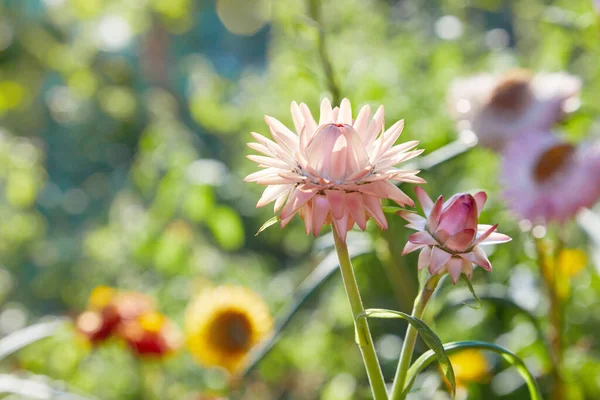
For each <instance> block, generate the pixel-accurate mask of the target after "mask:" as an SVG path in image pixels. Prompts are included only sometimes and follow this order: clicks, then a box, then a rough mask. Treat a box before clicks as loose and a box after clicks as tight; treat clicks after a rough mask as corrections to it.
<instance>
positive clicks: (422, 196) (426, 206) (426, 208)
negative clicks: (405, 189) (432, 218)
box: [415, 186, 433, 217]
mask: <svg viewBox="0 0 600 400" xmlns="http://www.w3.org/2000/svg"><path fill="white" fill-rule="evenodd" d="M415 193H416V194H417V199H419V203H421V208H423V212H424V213H425V216H426V217H429V213H430V212H431V209H432V208H433V201H432V200H431V197H429V195H428V194H427V193H426V192H425V190H423V188H422V187H421V186H416V187H415Z"/></svg>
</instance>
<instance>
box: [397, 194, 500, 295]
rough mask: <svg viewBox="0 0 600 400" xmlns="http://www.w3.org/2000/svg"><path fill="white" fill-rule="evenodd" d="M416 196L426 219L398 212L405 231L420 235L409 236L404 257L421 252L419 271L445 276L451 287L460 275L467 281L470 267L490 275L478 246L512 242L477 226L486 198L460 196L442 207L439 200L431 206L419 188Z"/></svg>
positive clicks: (480, 196) (483, 226) (467, 195)
mask: <svg viewBox="0 0 600 400" xmlns="http://www.w3.org/2000/svg"><path fill="white" fill-rule="evenodd" d="M415 192H416V193H417V197H418V199H419V202H420V203H421V207H422V208H423V212H424V213H425V217H426V218H423V217H421V216H420V215H417V214H415V213H411V212H409V211H399V212H398V214H399V215H400V216H401V217H402V218H404V219H406V220H407V221H408V222H409V224H408V225H407V227H408V228H412V229H415V230H418V231H419V232H417V233H414V234H412V235H411V236H409V238H408V242H407V243H406V246H405V247H404V251H403V254H408V253H411V252H413V251H416V250H419V249H421V253H420V254H419V261H418V268H419V270H421V269H423V268H426V267H429V272H430V273H431V274H432V275H433V274H443V273H446V272H448V273H449V274H450V277H451V278H452V282H454V283H456V282H457V281H458V279H459V278H460V274H461V273H464V274H465V275H466V276H467V278H469V279H470V278H471V275H472V273H473V264H476V265H479V266H480V267H482V268H483V269H485V270H486V271H491V270H492V264H491V263H490V261H489V260H488V258H487V256H486V254H485V252H484V251H483V250H482V249H481V247H480V246H482V245H486V244H495V243H504V242H508V241H510V240H511V239H510V237H508V236H507V235H504V234H502V233H498V232H496V228H497V226H498V225H493V226H492V225H478V220H479V214H480V212H481V210H483V206H484V205H485V202H486V200H487V195H486V194H485V193H484V192H479V193H477V194H475V195H474V196H472V195H470V194H468V193H459V194H455V195H454V196H452V197H451V198H450V199H449V200H448V201H446V202H445V203H444V198H443V197H442V196H440V197H438V199H437V201H436V202H435V203H434V202H433V201H432V200H431V198H430V197H429V196H428V195H427V193H425V191H424V190H423V189H422V188H421V187H416V188H415Z"/></svg>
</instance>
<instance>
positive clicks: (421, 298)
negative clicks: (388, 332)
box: [391, 275, 441, 400]
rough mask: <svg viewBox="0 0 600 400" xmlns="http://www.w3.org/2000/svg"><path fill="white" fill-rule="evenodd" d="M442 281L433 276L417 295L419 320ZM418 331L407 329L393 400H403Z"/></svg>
mask: <svg viewBox="0 0 600 400" xmlns="http://www.w3.org/2000/svg"><path fill="white" fill-rule="evenodd" d="M440 279H441V275H433V276H431V277H430V278H429V279H428V280H427V283H426V284H425V286H424V287H423V290H422V291H421V292H420V293H419V294H418V295H417V298H416V299H415V304H414V307H413V311H412V314H411V315H412V316H413V317H415V318H418V319H422V317H423V313H424V312H425V307H426V306H427V302H428V301H429V299H430V298H431V295H433V292H434V291H435V288H436V287H437V284H438V282H439V281H440ZM418 334H419V333H418V331H417V330H416V329H415V328H414V327H413V326H412V325H410V324H409V325H408V328H406V335H405V336H404V343H403V344H402V353H400V361H399V363H398V369H397V370H396V377H395V378H394V385H393V387H392V396H391V399H392V400H395V399H399V400H401V399H403V394H402V392H403V391H404V386H405V385H406V374H407V373H408V369H409V367H410V362H411V361H412V356H413V351H414V350H415V344H416V342H417V335H418Z"/></svg>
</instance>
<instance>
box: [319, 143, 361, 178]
mask: <svg viewBox="0 0 600 400" xmlns="http://www.w3.org/2000/svg"><path fill="white" fill-rule="evenodd" d="M348 150H349V146H348V141H347V140H346V136H345V135H340V136H338V138H337V140H336V141H335V144H334V145H333V149H331V154H330V155H329V157H328V158H329V162H330V164H329V170H328V174H327V176H326V177H327V178H328V179H329V180H331V181H333V182H341V181H344V180H345V179H346V171H347V169H346V162H347V159H348V156H349V154H348V153H349V151H348ZM356 171H357V169H354V170H353V172H356Z"/></svg>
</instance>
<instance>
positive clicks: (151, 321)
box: [118, 311, 182, 358]
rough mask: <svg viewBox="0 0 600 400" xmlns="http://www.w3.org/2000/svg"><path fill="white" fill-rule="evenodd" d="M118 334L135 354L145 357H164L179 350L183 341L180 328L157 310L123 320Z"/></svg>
mask: <svg viewBox="0 0 600 400" xmlns="http://www.w3.org/2000/svg"><path fill="white" fill-rule="evenodd" d="M118 334H119V336H120V337H121V338H122V339H124V340H125V342H126V343H127V345H128V346H129V347H130V348H131V349H132V350H133V352H134V353H135V354H137V355H139V356H143V357H158V358H160V357H164V356H166V355H168V354H171V353H173V352H174V351H175V350H177V349H178V348H179V347H180V345H181V342H182V337H181V333H180V332H179V329H178V328H177V327H176V326H175V325H174V324H173V323H172V322H171V321H170V320H169V319H168V318H167V317H166V316H165V315H163V314H161V313H158V312H156V311H152V312H148V313H145V314H142V315H140V316H138V317H137V318H135V319H133V320H129V321H125V322H123V323H122V324H121V325H120V326H119V329H118Z"/></svg>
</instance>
